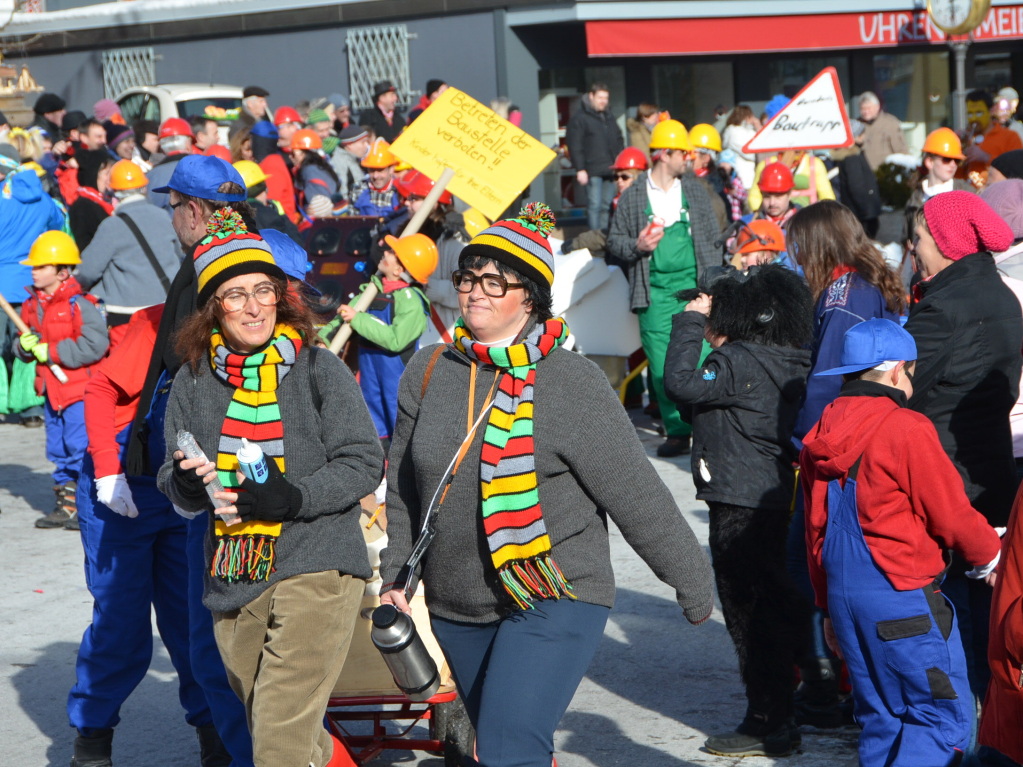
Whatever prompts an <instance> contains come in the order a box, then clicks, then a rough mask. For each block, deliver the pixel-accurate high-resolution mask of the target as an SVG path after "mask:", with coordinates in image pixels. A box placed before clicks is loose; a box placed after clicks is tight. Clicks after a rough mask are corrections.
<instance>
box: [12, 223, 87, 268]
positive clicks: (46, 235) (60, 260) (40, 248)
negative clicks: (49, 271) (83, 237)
mask: <svg viewBox="0 0 1023 767" xmlns="http://www.w3.org/2000/svg"><path fill="white" fill-rule="evenodd" d="M21 263H23V264H24V265H25V266H46V265H47V264H56V265H59V266H62V265H64V264H68V265H71V264H80V263H82V257H81V255H79V253H78V246H77V245H75V241H74V239H72V237H71V235H70V234H65V233H64V232H59V231H56V230H53V231H49V232H43V233H42V234H41V235H39V236H38V237H36V241H35V242H33V243H32V248H31V249H30V250H29V251H28V258H26V259H25V260H24V261H22V262H21Z"/></svg>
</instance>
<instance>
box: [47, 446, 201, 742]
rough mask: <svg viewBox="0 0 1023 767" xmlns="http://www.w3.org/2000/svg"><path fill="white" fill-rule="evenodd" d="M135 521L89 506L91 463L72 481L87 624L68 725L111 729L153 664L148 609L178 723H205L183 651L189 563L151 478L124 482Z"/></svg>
mask: <svg viewBox="0 0 1023 767" xmlns="http://www.w3.org/2000/svg"><path fill="white" fill-rule="evenodd" d="M128 484H129V486H130V487H131V493H132V498H133V499H134V501H135V505H136V506H137V507H138V510H139V515H138V517H136V518H135V519H128V518H127V517H122V516H120V515H119V514H115V513H114V512H112V511H111V510H110V509H108V508H107V507H106V506H104V505H103V504H101V503H100V502H99V501H97V500H96V488H95V485H94V478H93V467H92V459H91V458H89V457H88V456H86V458H85V461H84V463H83V466H82V472H81V476H80V478H79V480H78V517H79V521H80V524H81V535H82V547H83V548H84V549H85V582H86V585H87V586H88V588H89V593H90V594H92V596H93V599H94V602H93V609H92V624H91V625H90V626H89V628H87V629H86V630H85V635H84V636H83V637H82V644H81V646H80V647H79V649H78V660H77V662H76V664H75V674H76V680H75V686H74V687H73V688H71V693H70V694H69V695H68V702H67V712H68V719H69V720H70V723H71V726H72V727H77V728H79V729H81V730H86V731H88V730H93V729H103V728H108V727H114V726H115V725H116V724H117V723H118V722H119V721H120V716H119V713H118V712H119V711H120V708H121V705H122V704H123V703H124V701H125V700H127V698H128V696H129V695H131V693H132V691H133V690H134V689H135V688H136V687H137V686H138V684H139V682H141V681H142V678H143V677H144V676H145V675H146V672H147V671H148V670H149V664H150V662H151V661H152V658H153V627H152V623H151V620H150V615H151V611H152V610H155V611H156V627H157V630H158V631H159V632H160V638H161V639H163V643H164V646H165V647H166V648H167V653H168V654H169V655H170V659H171V663H172V664H173V665H174V668H175V670H176V671H177V672H178V697H179V699H180V701H181V705H182V707H183V708H184V709H185V720H186V721H187V722H188V723H189V724H190V725H192V726H194V727H198V726H200V725H205V724H209V723H210V722H211V721H212V720H211V719H210V711H209V708H208V706H207V705H206V698H205V697H204V696H203V693H202V690H201V689H199V685H198V684H196V681H195V678H194V677H193V676H192V666H191V663H190V662H189V651H188V591H187V580H188V562H187V560H186V557H185V523H184V520H182V519H181V517H179V516H178V515H177V514H175V513H174V509H173V508H172V506H171V504H170V501H168V500H167V498H166V496H164V495H163V493H161V492H160V491H159V490H157V488H156V480H155V479H153V478H150V477H129V478H128Z"/></svg>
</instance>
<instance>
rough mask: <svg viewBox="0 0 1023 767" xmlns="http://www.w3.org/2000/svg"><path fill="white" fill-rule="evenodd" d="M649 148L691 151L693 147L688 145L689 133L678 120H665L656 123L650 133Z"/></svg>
mask: <svg viewBox="0 0 1023 767" xmlns="http://www.w3.org/2000/svg"><path fill="white" fill-rule="evenodd" d="M650 148H651V149H681V150H683V151H686V152H691V151H693V145H692V144H691V143H689V133H688V132H687V131H686V126H684V125H683V124H682V123H680V122H679V121H678V120H665V121H664V122H659V123H657V125H655V126H654V129H653V130H652V131H651V132H650Z"/></svg>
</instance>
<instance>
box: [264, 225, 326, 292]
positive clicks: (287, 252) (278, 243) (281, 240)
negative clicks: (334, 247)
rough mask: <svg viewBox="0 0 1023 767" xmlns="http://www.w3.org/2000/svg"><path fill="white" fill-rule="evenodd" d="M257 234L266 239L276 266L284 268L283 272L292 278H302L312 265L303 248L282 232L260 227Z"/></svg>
mask: <svg viewBox="0 0 1023 767" xmlns="http://www.w3.org/2000/svg"><path fill="white" fill-rule="evenodd" d="M259 236H260V237H262V238H263V239H264V240H266V244H267V245H269V246H270V252H271V253H273V256H274V261H275V262H276V263H277V266H279V267H281V269H283V270H284V273H285V274H286V275H288V276H289V277H291V278H292V279H293V280H304V279H305V277H306V273H307V272H309V271H310V270H311V269H312V268H313V266H312V264H310V263H309V254H308V253H306V251H305V248H303V247H302V246H301V245H299V244H298V243H297V242H295V241H294V240H293V239H291V237H289V236H288V235H286V234H285V233H284V232H279V231H277V230H276V229H260V230H259Z"/></svg>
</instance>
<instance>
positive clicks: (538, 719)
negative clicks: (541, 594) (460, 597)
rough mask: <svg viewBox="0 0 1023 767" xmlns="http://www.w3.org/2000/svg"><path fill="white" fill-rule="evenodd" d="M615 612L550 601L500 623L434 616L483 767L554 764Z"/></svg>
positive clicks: (570, 601) (568, 601) (436, 632)
mask: <svg viewBox="0 0 1023 767" xmlns="http://www.w3.org/2000/svg"><path fill="white" fill-rule="evenodd" d="M610 612H611V611H610V610H609V609H608V608H607V607H602V606H600V605H592V604H587V603H585V602H579V601H577V600H574V599H567V598H563V599H546V600H543V601H540V602H537V603H535V607H534V609H532V610H521V611H517V612H515V613H512V614H511V615H509V616H507V617H505V618H502V619H501V620H499V621H496V622H494V623H481V624H476V623H456V622H454V621H448V620H444V619H443V618H438V617H436V616H431V618H430V623H431V626H432V627H433V633H434V635H435V636H436V637H437V641H438V642H439V643H440V646H441V649H442V650H443V651H444V657H445V658H447V661H448V665H449V666H450V667H451V670H452V672H453V673H454V676H455V683H456V684H457V686H458V694H459V695H460V696H461V697H462V700H463V701H464V702H465V707H466V710H467V712H468V714H469V720H470V721H471V722H472V724H473V727H475V728H476V751H477V758H478V759H479V762H478V764H479V765H480V767H550V765H551V757H552V755H553V753H554V731H555V730H556V729H557V727H558V723H559V722H560V721H561V717H562V716H564V714H565V711H566V710H567V709H568V705H569V703H571V702H572V696H574V695H575V691H576V688H577V687H578V686H579V682H581V681H582V678H583V675H584V674H585V673H586V669H587V668H588V667H589V665H590V661H591V660H592V659H593V655H594V653H596V651H597V647H598V646H599V644H600V640H601V638H602V637H603V636H604V626H605V624H606V623H607V617H608V615H609V614H610Z"/></svg>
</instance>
